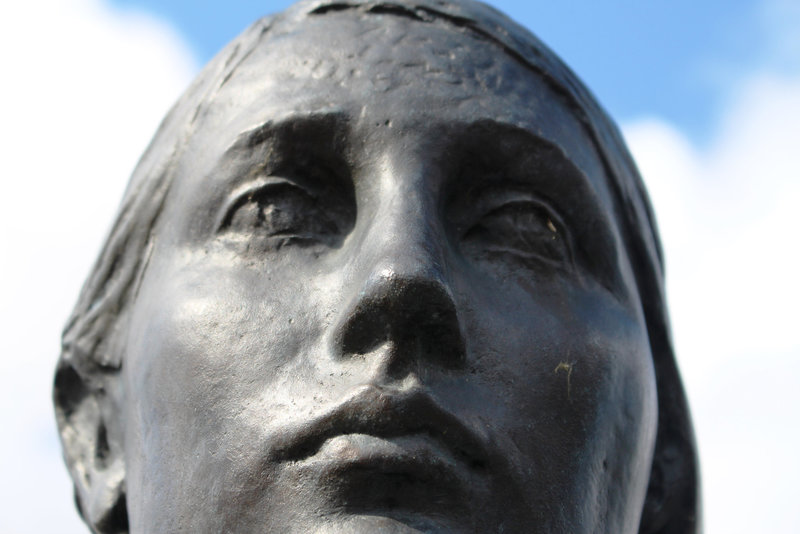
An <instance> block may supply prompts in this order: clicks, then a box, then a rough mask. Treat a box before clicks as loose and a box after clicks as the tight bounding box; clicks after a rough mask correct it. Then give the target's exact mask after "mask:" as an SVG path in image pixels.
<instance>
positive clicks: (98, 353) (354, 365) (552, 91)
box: [54, 0, 699, 534]
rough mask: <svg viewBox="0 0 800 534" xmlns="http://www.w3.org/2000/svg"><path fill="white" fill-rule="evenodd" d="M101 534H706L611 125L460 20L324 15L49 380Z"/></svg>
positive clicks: (621, 150)
mask: <svg viewBox="0 0 800 534" xmlns="http://www.w3.org/2000/svg"><path fill="white" fill-rule="evenodd" d="M54 397H55V404H56V414H57V419H58V424H59V428H60V433H61V438H62V442H63V446H64V452H65V458H66V461H67V465H68V467H69V470H70V473H71V475H72V478H73V480H74V483H75V491H76V500H77V502H78V507H79V510H80V512H81V514H82V516H83V517H84V519H85V520H86V521H87V523H88V524H89V525H90V526H91V528H92V529H93V530H94V531H96V532H128V531H131V532H254V531H258V532H329V533H338V532H620V533H635V532H640V533H661V534H689V533H694V532H696V531H697V529H698V524H699V520H698V517H697V514H698V495H697V473H696V465H695V455H694V446H693V439H692V432H691V425H690V421H689V415H688V410H687V407H686V402H685V399H684V395H683V390H682V387H681V382H680V378H679V375H678V372H677V369H676V367H675V363H674V357H673V353H672V347H671V342H670V336H669V326H668V315H667V311H666V307H665V300H664V287H663V274H662V259H661V251H660V248H659V243H658V237H657V233H656V229H655V224H654V221H653V217H652V214H651V210H650V207H649V203H648V200H647V197H646V194H645V192H644V189H643V186H642V183H641V180H640V178H639V176H638V174H637V171H636V169H635V167H634V165H633V163H632V161H631V159H630V157H629V155H628V152H627V150H626V148H625V146H624V144H623V142H622V141H621V138H620V136H619V133H618V131H617V129H616V128H615V126H614V125H613V123H612V122H611V120H610V119H609V118H608V117H607V116H606V114H605V113H604V112H603V111H602V110H601V108H600V107H599V106H598V104H597V103H596V102H595V100H594V98H593V97H592V96H591V95H590V94H589V92H588V91H587V90H586V89H585V88H584V86H583V85H582V84H581V83H580V82H579V81H578V80H577V78H576V77H575V76H574V74H572V72H571V71H570V70H569V69H568V68H567V67H566V66H564V64H563V63H562V62H561V61H560V60H559V59H558V58H557V57H556V56H555V55H554V54H553V53H552V52H551V51H550V50H548V49H547V48H546V47H545V46H544V45H543V44H542V43H540V42H539V41H538V40H537V39H536V38H535V37H534V36H532V35H531V34H530V33H528V32H527V31H526V30H524V29H522V28H521V27H519V26H517V25H516V24H514V23H513V22H512V21H510V20H509V19H507V18H506V17H504V16H503V15H501V14H500V13H498V12H496V11H494V10H493V9H491V8H489V7H487V6H485V5H482V4H478V3H475V2H472V1H470V0H447V1H435V0H415V1H405V0H403V1H400V2H390V3H388V2H380V1H376V2H371V1H352V2H338V3H331V2H323V1H306V2H301V3H300V4H296V5H295V6H293V7H292V8H290V9H289V10H287V11H286V12H284V13H281V14H279V15H276V16H272V17H268V18H265V19H262V20H260V21H258V22H256V23H255V24H254V25H253V26H252V27H251V28H250V29H248V30H247V31H246V32H245V33H244V34H242V35H241V36H240V37H238V38H237V39H236V40H235V41H234V42H233V43H231V44H230V45H229V46H228V47H227V48H226V49H224V50H223V51H222V52H221V53H220V54H219V55H218V56H217V57H216V58H215V59H214V60H212V62H211V63H210V64H209V65H208V66H207V67H206V68H205V69H204V70H203V72H202V73H201V74H200V75H199V76H198V78H197V80H196V81H195V82H194V83H193V85H192V86H191V87H190V88H189V89H188V90H187V92H186V93H185V94H184V96H183V97H182V98H181V99H180V101H179V102H178V103H177V104H176V105H175V107H174V108H173V109H172V111H171V112H170V113H169V114H168V115H167V117H166V118H165V119H164V122H163V123H162V125H161V127H160V128H159V130H158V132H157V133H156V135H155V138H154V139H153V141H152V143H151V145H150V147H149V148H148V150H147V151H146V152H145V154H144V155H143V157H142V159H141V161H140V162H139V165H138V167H137V168H136V170H135V172H134V175H133V177H132V179H131V182H130V185H129V187H128V189H127V191H126V193H125V196H124V198H123V202H122V206H121V208H120V212H119V215H118V217H117V220H116V221H115V223H114V225H113V228H112V230H111V233H110V235H109V238H108V241H107V243H106V245H105V247H104V249H103V251H102V253H101V255H100V258H99V259H98V261H97V263H96V265H95V267H94V269H93V271H92V273H91V274H90V276H89V279H88V280H87V282H86V284H85V286H84V288H83V291H82V293H81V296H80V298H79V301H78V304H77V306H76V308H75V311H74V313H73V315H72V317H71V319H70V321H69V323H68V324H67V326H66V329H65V331H64V337H63V349H62V355H61V359H60V361H59V365H58V370H57V374H56V382H55V393H54Z"/></svg>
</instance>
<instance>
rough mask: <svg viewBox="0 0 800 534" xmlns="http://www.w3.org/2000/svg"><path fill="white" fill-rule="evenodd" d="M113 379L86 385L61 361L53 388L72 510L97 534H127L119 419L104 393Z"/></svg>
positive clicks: (85, 379) (113, 403)
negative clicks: (73, 502) (72, 491)
mask: <svg viewBox="0 0 800 534" xmlns="http://www.w3.org/2000/svg"><path fill="white" fill-rule="evenodd" d="M117 376H118V375H117V374H116V373H114V374H113V375H104V376H101V377H92V378H93V379H94V380H88V379H87V378H86V377H84V376H82V375H81V374H80V373H79V372H78V371H77V370H76V369H75V368H74V367H73V366H71V365H70V364H68V363H65V362H63V361H62V362H61V364H60V365H59V367H58V369H57V371H56V378H55V387H54V399H53V400H54V402H55V408H56V419H57V422H58V430H59V434H60V436H61V442H62V445H63V447H64V459H65V461H66V463H67V467H68V468H69V471H70V474H71V476H72V480H73V483H74V485H75V499H76V502H77V504H78V509H79V511H80V513H81V515H82V516H83V518H84V520H85V521H86V522H87V523H88V524H89V526H90V527H91V528H92V531H93V532H96V533H102V534H120V533H126V532H128V514H127V506H126V501H125V461H124V454H123V450H122V442H121V437H122V436H121V432H120V427H119V415H118V414H117V413H116V412H117V410H116V406H115V404H116V403H115V402H114V399H112V398H110V396H109V394H108V391H109V388H108V387H107V386H108V382H109V381H116V380H117Z"/></svg>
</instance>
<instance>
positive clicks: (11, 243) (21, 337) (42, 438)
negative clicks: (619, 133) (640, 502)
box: [0, 0, 800, 534]
mask: <svg viewBox="0 0 800 534" xmlns="http://www.w3.org/2000/svg"><path fill="white" fill-rule="evenodd" d="M288 3H289V2H285V1H274V2H271V1H262V2H245V1H239V2H236V1H231V0H229V1H227V2H224V3H223V2H211V1H200V0H194V1H189V0H180V1H167V0H159V1H156V0H113V1H112V0H108V1H102V0H37V1H30V2H14V3H8V4H7V5H4V7H3V8H2V10H1V11H0V12H1V13H2V16H0V65H2V66H3V83H2V84H0V96H2V98H0V117H2V121H0V141H2V146H3V157H2V158H0V176H2V178H0V188H2V189H1V190H0V192H1V193H2V194H0V202H2V209H0V232H1V233H0V238H1V239H2V241H0V243H1V244H2V249H3V253H2V255H0V325H2V326H1V327H0V328H2V336H0V343H2V346H1V348H2V356H0V421H2V425H3V426H2V428H3V439H2V440H0V502H2V503H3V508H2V513H0V534H22V533H45V532H47V533H50V532H57V533H68V534H69V533H83V532H86V529H85V528H84V527H83V526H82V524H81V523H80V520H79V519H78V516H77V513H76V512H75V510H74V507H73V504H72V497H71V487H70V482H69V479H68V477H67V474H66V469H64V467H63V463H62V460H61V457H60V446H59V444H58V438H57V436H56V431H55V424H54V421H53V416H52V408H51V404H50V388H51V381H52V372H53V368H54V365H55V361H56V358H57V356H58V352H59V341H58V340H59V335H60V330H61V327H62V325H63V323H64V321H65V320H66V318H67V317H68V315H69V312H70V310H71V308H72V305H73V304H74V302H75V300H76V298H77V294H78V291H79V288H80V285H81V284H82V282H83V279H84V277H85V276H86V274H87V273H88V270H89V267H90V266H91V263H92V262H93V261H94V258H95V257H96V255H97V252H98V249H99V247H100V244H101V242H102V240H103V237H104V235H105V233H106V232H107V230H108V227H109V225H110V222H111V219H112V217H113V216H114V213H115V211H116V206H117V204H118V202H119V199H120V197H121V194H122V191H123V189H124V187H125V184H126V181H127V177H128V176H129V175H130V172H131V170H132V169H133V166H134V164H135V162H136V160H137V158H138V156H139V155H140V154H141V152H142V151H143V150H144V148H145V146H146V144H147V142H148V141H149V138H150V137H151V136H152V134H153V132H154V130H155V128H156V127H157V125H158V122H159V121H160V119H161V117H162V116H163V115H164V113H165V112H166V111H167V109H168V108H169V106H170V105H171V103H172V102H174V100H175V99H176V98H177V97H178V95H179V94H180V93H181V92H182V90H183V89H184V88H185V87H186V85H187V84H188V82H189V81H190V80H191V78H192V77H193V76H194V74H195V73H196V72H197V70H198V69H199V67H200V66H201V65H202V64H204V63H205V62H206V61H208V60H209V59H210V58H211V57H212V56H213V54H214V53H216V51H217V50H219V49H220V48H221V47H222V45H224V44H225V43H226V42H227V41H229V40H230V39H232V38H233V37H234V36H235V35H237V34H238V33H239V32H240V31H242V30H243V29H244V28H245V27H246V26H247V25H248V24H249V23H250V22H252V21H253V20H255V19H256V18H257V17H259V16H261V15H264V14H267V13H271V12H274V11H277V10H280V9H282V8H283V7H285V6H286V5H288ZM490 3H491V4H492V5H494V6H495V7H498V8H499V9H501V10H502V11H505V12H506V13H508V14H509V15H511V16H512V17H513V18H514V19H516V20H517V21H518V22H520V23H521V24H523V25H524V26H526V27H528V28H529V29H531V30H532V31H533V32H534V33H536V34H537V35H538V36H539V37H540V38H542V39H543V40H544V41H545V42H546V43H548V45H550V46H551V48H553V49H554V50H555V51H556V52H557V53H558V54H559V55H561V57H562V58H563V59H565V60H566V62H567V63H568V64H569V65H570V66H571V67H572V68H573V69H574V70H575V71H576V72H577V73H578V75H579V76H580V77H581V78H582V79H583V80H584V81H585V82H586V83H587V85H588V86H589V87H590V88H591V90H592V91H593V92H594V93H595V94H596V95H597V97H598V98H599V100H600V101H601V102H602V103H603V105H604V106H605V107H606V108H607V109H608V110H609V111H610V113H611V114H612V116H614V117H615V118H616V119H617V121H618V123H619V124H620V126H621V127H622V130H623V132H624V134H625V137H626V139H627V140H628V143H629V146H630V148H631V150H632V152H633V154H634V157H635V158H636V160H637V163H638V164H639V166H640V169H641V170H642V173H643V175H644V177H645V181H646V182H647V185H648V188H649V189H650V191H651V195H652V197H653V202H654V205H655V208H656V213H657V216H658V219H659V223H660V227H661V231H662V238H663V241H664V248H665V250H666V254H667V274H668V291H669V298H670V307H671V313H672V321H673V330H674V335H675V342H676V348H677V353H678V360H679V365H680V366H681V369H682V372H683V376H684V381H685V384H686V388H687V390H688V395H689V400H690V403H691V405H692V410H693V415H694V419H695V427H696V433H697V438H698V443H699V447H700V454H701V462H702V473H703V478H704V480H703V482H704V501H705V506H704V515H705V523H706V532H707V533H708V534H717V533H725V534H735V533H742V534H744V533H748V534H749V533H753V532H769V533H774V534H797V533H798V532H800V505H799V504H798V502H800V485H799V484H798V482H797V481H798V480H800V455H798V452H797V451H800V339H799V337H798V335H797V330H798V326H799V325H798V323H799V322H800V321H798V320H799V319H800V312H798V302H800V284H799V283H798V277H797V273H798V272H800V254H799V253H798V243H800V240H799V239H798V236H797V234H798V231H800V217H799V216H798V215H797V205H798V203H799V202H800V158H798V152H799V151H800V150H799V149H800V143H799V141H800V2H797V1H796V0H726V1H722V0H705V1H703V2H696V1H688V0H673V1H671V2H665V1H657V0H638V1H634V0H609V1H606V2H597V1H596V0H581V1H579V0H572V1H571V0H564V1H562V2H551V1H547V2H545V1H533V0H528V1H525V2H513V1H510V0H509V1H495V2H490Z"/></svg>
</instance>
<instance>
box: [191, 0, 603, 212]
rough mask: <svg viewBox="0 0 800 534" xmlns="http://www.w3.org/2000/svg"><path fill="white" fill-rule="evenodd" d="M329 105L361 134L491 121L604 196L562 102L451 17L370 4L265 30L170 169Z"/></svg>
mask: <svg viewBox="0 0 800 534" xmlns="http://www.w3.org/2000/svg"><path fill="white" fill-rule="evenodd" d="M325 112H334V113H336V114H339V115H341V116H344V117H346V118H347V121H348V124H349V127H350V128H352V129H354V130H357V131H358V130H360V131H361V133H362V134H363V135H362V138H366V137H369V136H371V135H372V134H373V132H370V131H369V130H370V128H372V127H374V126H375V125H376V124H389V123H391V125H392V128H393V131H394V132H395V133H396V134H397V135H398V136H400V135H406V136H409V135H414V134H415V133H420V132H429V133H430V132H432V131H434V130H435V127H436V126H445V127H449V128H448V129H447V131H452V128H453V127H455V128H457V127H458V126H460V125H468V124H470V123H475V122H480V121H483V120H491V121H494V122H498V123H501V124H507V125H510V126H513V127H517V128H519V129H521V130H524V131H526V132H529V133H530V134H532V135H533V136H535V137H537V138H541V139H543V140H546V141H547V142H548V143H549V144H551V145H553V146H554V147H555V148H556V149H558V150H559V151H561V152H562V153H563V155H564V156H565V157H566V158H567V159H569V160H570V161H571V162H572V163H573V164H574V165H575V166H576V167H577V168H578V169H580V170H581V171H582V173H583V174H584V175H585V176H586V178H587V180H588V182H589V186H590V188H591V189H593V190H594V192H595V194H596V195H597V199H598V200H600V201H601V203H603V204H605V205H606V207H611V206H612V202H611V199H610V194H609V192H608V190H607V184H606V175H605V172H604V168H603V165H602V164H601V162H600V159H599V157H598V155H597V152H596V150H595V147H594V145H593V143H592V141H591V139H590V137H589V136H588V135H587V133H586V131H585V130H584V127H583V125H582V124H581V123H580V121H579V120H578V119H577V118H576V116H575V114H574V111H573V110H572V108H571V107H570V106H569V105H568V104H567V103H566V100H565V99H563V98H562V97H560V96H559V95H558V94H557V93H556V91H554V89H553V88H552V86H551V85H550V84H549V83H548V82H547V81H546V80H544V79H543V77H542V76H540V75H539V74H537V73H534V72H533V71H531V70H530V69H528V68H527V67H525V66H524V65H523V64H522V63H520V62H518V61H517V60H515V59H514V58H513V57H512V56H511V55H510V54H509V53H507V52H506V51H504V50H503V49H502V48H501V47H500V46H499V45H497V44H494V43H491V42H488V41H486V40H483V39H481V38H480V36H478V35H475V34H470V33H467V30H464V29H463V28H459V27H457V26H454V25H453V24H450V23H446V22H441V21H435V22H422V21H417V20H412V19H409V18H406V17H400V16H393V15H375V14H369V15H364V14H361V15H359V14H351V13H341V14H339V13H333V14H331V13H329V14H326V15H324V16H315V15H307V16H306V18H305V19H303V21H302V22H301V23H298V24H295V25H293V26H291V27H290V28H289V29H285V28H284V29H283V30H279V31H277V32H276V33H274V34H271V33H268V34H267V36H266V37H265V38H264V39H262V41H261V42H260V43H259V44H258V45H257V46H256V47H255V48H254V49H253V50H252V51H250V52H248V54H247V55H246V57H245V59H244V60H242V61H241V63H240V64H239V65H237V66H236V68H235V69H234V71H233V74H232V75H230V76H229V77H228V78H227V79H225V80H224V81H223V83H222V86H221V87H220V88H219V89H218V90H217V91H216V92H215V94H214V95H213V98H212V99H211V100H210V101H209V102H208V104H207V107H206V109H205V110H204V113H203V115H202V117H201V119H200V120H199V121H198V123H196V127H195V130H194V134H193V135H192V137H191V139H190V141H189V146H188V150H187V152H188V156H189V157H187V158H184V161H183V162H182V163H181V164H180V166H181V167H182V168H181V169H180V170H179V174H180V175H183V176H187V175H188V176H191V177H193V180H194V179H195V178H197V177H199V176H204V174H205V173H204V171H207V170H209V169H211V168H214V167H215V165H216V164H217V163H218V161H219V157H220V155H221V154H222V153H223V152H224V151H225V149H227V148H229V147H230V146H231V145H232V144H233V143H234V141H235V140H236V138H237V136H240V135H242V134H243V133H245V132H248V131H252V130H254V129H256V128H258V127H259V126H260V125H262V124H265V123H270V122H280V121H283V120H287V119H293V118H295V117H302V116H308V115H312V114H318V113H325Z"/></svg>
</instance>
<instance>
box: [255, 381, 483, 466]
mask: <svg viewBox="0 0 800 534" xmlns="http://www.w3.org/2000/svg"><path fill="white" fill-rule="evenodd" d="M419 433H426V434H428V435H430V436H431V437H433V438H434V439H436V440H438V441H440V442H441V443H443V444H444V445H445V446H446V448H447V449H448V450H449V451H450V452H451V453H452V454H453V456H455V458H456V459H457V460H459V461H461V462H463V463H465V464H466V465H467V466H468V467H470V468H473V469H476V468H478V469H479V468H483V467H485V465H486V462H487V458H488V456H487V450H486V446H485V445H484V440H483V439H481V437H480V436H479V435H478V434H477V433H476V432H475V430H473V429H472V428H470V427H469V426H468V425H467V424H465V423H464V422H463V421H461V420H460V419H459V418H458V417H456V416H455V415H453V414H452V413H450V412H449V411H448V410H446V409H444V408H443V407H442V406H440V405H439V403H437V402H436V401H435V400H434V399H433V397H431V395H430V394H428V393H427V392H426V391H425V390H424V389H423V388H420V387H416V388H412V389H409V390H395V389H390V388H385V387H381V386H377V385H371V384H368V385H363V386H360V387H358V388H357V389H356V390H355V391H354V392H353V393H351V394H350V395H348V396H347V397H346V398H345V399H344V400H343V401H342V402H340V403H338V404H336V405H335V406H333V407H332V408H329V409H326V410H324V411H322V412H321V413H319V414H317V415H314V416H312V417H311V419H310V420H308V419H306V420H303V421H297V422H296V423H295V424H293V425H291V426H290V427H289V428H286V429H285V431H284V432H281V433H280V435H278V436H275V441H273V443H272V447H270V448H271V451H272V454H270V457H271V459H272V460H274V461H296V460H302V459H304V458H308V457H310V456H313V455H314V454H316V453H317V451H319V449H320V447H321V446H322V444H323V443H325V441H326V440H328V439H330V438H332V437H335V436H340V435H346V434H367V435H371V436H376V437H383V438H391V437H398V436H407V435H411V434H419Z"/></svg>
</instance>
